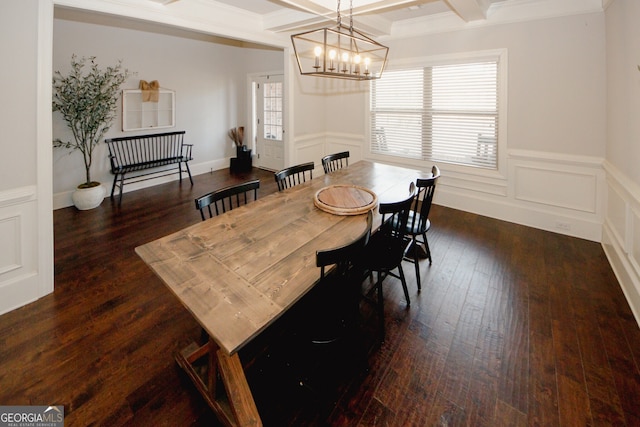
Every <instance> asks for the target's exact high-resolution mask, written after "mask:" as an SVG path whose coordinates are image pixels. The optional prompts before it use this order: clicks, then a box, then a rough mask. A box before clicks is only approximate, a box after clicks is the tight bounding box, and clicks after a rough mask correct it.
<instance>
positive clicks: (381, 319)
mask: <svg viewBox="0 0 640 427" xmlns="http://www.w3.org/2000/svg"><path fill="white" fill-rule="evenodd" d="M382 281H383V277H382V273H381V272H380V271H378V283H377V285H376V286H377V287H378V321H379V322H380V334H381V336H382V341H384V337H385V328H384V298H383V297H382Z"/></svg>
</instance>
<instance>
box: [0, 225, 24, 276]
mask: <svg viewBox="0 0 640 427" xmlns="http://www.w3.org/2000/svg"><path fill="white" fill-rule="evenodd" d="M20 219H21V218H20V216H11V217H7V218H2V217H0V241H2V246H0V277H2V275H3V274H5V273H8V272H9V271H12V270H15V269H17V268H20V267H21V265H22V255H21V252H22V251H21V250H20V240H21V234H22V233H21V229H22V226H21V224H20Z"/></svg>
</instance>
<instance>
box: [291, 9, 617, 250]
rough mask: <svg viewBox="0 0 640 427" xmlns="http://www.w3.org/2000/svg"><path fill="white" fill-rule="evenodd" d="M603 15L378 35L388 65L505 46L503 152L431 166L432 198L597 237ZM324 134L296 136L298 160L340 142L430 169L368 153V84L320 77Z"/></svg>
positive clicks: (601, 184) (360, 152)
mask: <svg viewBox="0 0 640 427" xmlns="http://www.w3.org/2000/svg"><path fill="white" fill-rule="evenodd" d="M604 24H605V21H604V14H603V13H601V12H600V13H588V14H581V15H573V16H563V17H557V18H552V19H545V20H535V21H529V22H518V23H512V24H501V25H491V26H487V27H482V28H470V29H467V30H461V31H455V32H446V33H440V34H430V35H424V36H420V37H414V38H408V39H394V40H385V41H384V43H385V44H386V45H388V46H389V67H393V66H394V62H395V63H398V62H406V61H407V60H409V59H412V58H426V57H433V56H441V55H451V54H456V53H465V52H474V51H486V50H496V49H506V50H507V53H508V54H507V57H508V87H507V92H508V100H507V105H508V110H507V111H506V115H505V116H504V117H506V120H507V134H506V135H507V140H506V149H507V153H506V156H504V162H505V165H504V167H503V168H502V170H501V172H500V173H495V172H493V173H491V172H487V171H483V170H479V169H473V168H462V167H457V166H454V165H447V164H441V165H439V166H440V168H441V170H442V172H443V177H442V179H441V180H440V182H439V184H440V185H439V187H438V191H437V194H436V200H435V201H436V203H439V204H442V205H446V206H450V207H454V208H458V209H462V210H466V211H470V212H475V213H478V214H482V215H487V216H491V217H494V218H499V219H503V220H507V221H511V222H516V223H520V224H525V225H529V226H533V227H537V228H541V229H546V230H551V231H554V232H561V233H565V234H569V235H573V236H578V237H582V238H586V239H590V240H594V241H600V238H601V232H602V227H601V224H602V221H603V218H604V200H605V190H606V186H605V178H604V177H605V174H604V170H603V167H602V163H603V161H604V155H605V138H606V119H605V118H606V80H605V78H606V77H605V76H606V51H605V25H604ZM316 80H318V81H321V83H316V84H318V85H320V84H324V88H325V94H326V96H325V105H326V106H325V108H326V113H325V126H326V127H325V131H324V132H323V133H321V134H305V132H304V129H297V132H296V134H295V141H296V146H295V147H296V155H294V158H297V159H298V160H306V159H307V158H308V157H310V154H311V153H312V154H313V155H315V156H316V157H318V155H319V153H322V152H325V153H326V152H332V151H340V150H342V149H347V150H349V151H351V152H355V153H356V157H357V158H361V157H365V158H372V159H375V160H386V161H393V162H397V163H400V164H403V165H408V166H414V167H417V168H422V169H427V170H430V167H431V164H427V163H426V162H419V161H411V160H406V159H400V158H396V159H390V158H387V159H381V158H380V157H375V156H372V155H370V154H369V153H368V136H367V131H366V130H365V127H366V116H367V108H368V106H367V103H366V102H367V97H366V91H367V88H366V85H365V86H364V87H363V86H362V85H363V84H362V83H354V82H349V81H337V82H336V81H333V82H332V83H327V82H326V81H325V80H323V79H316Z"/></svg>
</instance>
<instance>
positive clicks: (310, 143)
mask: <svg viewBox="0 0 640 427" xmlns="http://www.w3.org/2000/svg"><path fill="white" fill-rule="evenodd" d="M325 139H326V138H325V134H324V133H323V134H311V135H305V136H304V137H302V138H296V139H295V140H294V141H293V156H292V161H291V165H294V164H300V163H306V162H314V163H315V166H316V167H315V172H316V173H322V161H321V159H322V157H323V156H324V153H325ZM285 166H290V165H285Z"/></svg>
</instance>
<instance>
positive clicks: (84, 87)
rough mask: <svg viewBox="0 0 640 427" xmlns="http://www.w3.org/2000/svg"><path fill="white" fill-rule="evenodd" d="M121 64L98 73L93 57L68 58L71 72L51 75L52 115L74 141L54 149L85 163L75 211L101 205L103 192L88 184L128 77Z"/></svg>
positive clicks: (56, 141)
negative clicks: (68, 152)
mask: <svg viewBox="0 0 640 427" xmlns="http://www.w3.org/2000/svg"><path fill="white" fill-rule="evenodd" d="M129 75H130V74H129V70H127V69H126V68H123V67H122V62H118V64H116V65H115V66H110V67H107V68H104V69H100V68H99V67H98V64H97V62H96V58H95V57H93V56H92V57H89V58H85V57H82V58H78V57H77V56H76V55H72V56H71V71H69V73H68V74H67V75H63V74H62V73H61V72H60V71H56V72H54V74H53V111H54V112H55V111H58V112H59V113H60V114H62V117H63V118H64V120H65V121H66V122H67V125H68V126H69V128H70V129H71V133H72V135H73V139H72V140H70V141H62V140H61V139H60V138H56V139H54V141H53V146H54V147H56V148H65V149H68V150H71V152H73V151H76V150H77V151H79V152H80V153H81V154H82V158H83V160H84V167H85V174H86V180H85V182H83V183H82V184H80V185H78V187H77V189H76V191H75V192H74V193H73V195H72V199H73V202H74V204H75V205H76V207H77V208H78V209H81V210H85V209H93V208H95V207H97V206H99V205H100V203H102V200H103V199H104V196H105V194H106V190H105V188H104V186H102V185H101V184H100V183H99V182H95V181H92V180H91V164H92V162H93V152H94V149H95V147H96V146H97V145H98V143H99V142H100V141H101V140H102V138H103V137H104V135H105V134H106V133H107V131H108V130H109V128H110V127H111V124H112V123H113V120H114V118H115V116H116V108H117V105H118V98H119V96H120V85H122V83H124V82H125V81H126V80H127V78H128V77H129Z"/></svg>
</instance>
